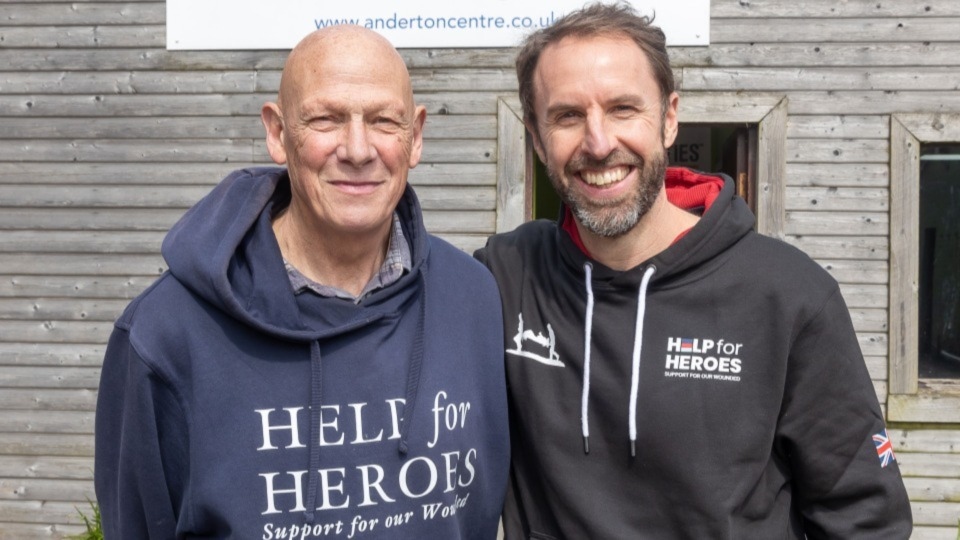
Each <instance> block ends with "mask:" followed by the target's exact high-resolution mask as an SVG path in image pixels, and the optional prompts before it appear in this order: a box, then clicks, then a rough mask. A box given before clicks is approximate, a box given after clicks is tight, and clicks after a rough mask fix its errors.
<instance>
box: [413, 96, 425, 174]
mask: <svg viewBox="0 0 960 540" xmlns="http://www.w3.org/2000/svg"><path fill="white" fill-rule="evenodd" d="M426 121H427V109H426V107H424V106H422V105H418V106H417V107H416V108H415V109H414V110H413V125H412V126H411V127H412V128H413V140H411V141H410V160H409V162H408V165H409V166H410V168H411V169H412V168H414V167H416V166H417V164H419V163H420V155H421V154H422V153H423V125H424V123H425V122H426Z"/></svg>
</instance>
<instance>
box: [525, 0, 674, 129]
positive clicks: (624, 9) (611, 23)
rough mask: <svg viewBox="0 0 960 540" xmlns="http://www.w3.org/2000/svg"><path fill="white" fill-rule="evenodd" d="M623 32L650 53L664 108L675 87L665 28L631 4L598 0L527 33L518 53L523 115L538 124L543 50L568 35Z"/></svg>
mask: <svg viewBox="0 0 960 540" xmlns="http://www.w3.org/2000/svg"><path fill="white" fill-rule="evenodd" d="M570 36H574V37H597V36H604V37H606V36H614V37H618V36H622V37H625V38H628V39H631V40H633V42H634V43H636V44H637V46H638V47H640V50H642V51H643V52H644V54H645V55H646V56H647V60H648V61H649V62H650V69H651V70H652V71H653V76H654V78H655V79H656V81H657V86H659V87H660V99H661V106H662V107H663V110H666V104H667V101H668V98H669V96H670V94H672V93H673V91H674V83H673V71H672V70H671V69H670V57H669V56H668V55H667V38H666V36H665V35H664V34H663V30H661V29H660V27H658V26H654V25H653V17H647V16H640V15H638V14H637V12H636V11H635V10H634V9H633V7H632V6H631V5H630V4H627V3H625V2H617V3H615V4H603V3H595V4H591V5H588V6H585V7H584V8H583V9H580V10H578V11H574V12H571V13H568V14H566V15H564V16H563V17H561V18H559V19H557V21H556V22H554V23H553V24H552V25H550V26H548V27H546V28H542V29H540V30H537V31H536V32H533V33H532V34H530V35H528V36H527V37H526V38H525V39H524V40H523V43H521V48H520V52H519V53H518V54H517V80H518V81H519V83H520V103H521V105H522V106H523V119H524V121H525V122H527V124H528V125H536V121H537V118H536V113H535V112H534V108H533V98H534V96H533V76H534V72H536V70H537V64H538V63H539V62H540V54H541V53H542V52H543V50H544V49H545V48H546V47H547V46H549V45H552V44H554V43H557V42H559V41H560V40H562V39H563V38H566V37H570Z"/></svg>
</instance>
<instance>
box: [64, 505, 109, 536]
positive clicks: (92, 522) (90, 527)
mask: <svg viewBox="0 0 960 540" xmlns="http://www.w3.org/2000/svg"><path fill="white" fill-rule="evenodd" d="M87 504H89V505H90V509H91V510H93V518H92V519H91V518H89V517H87V515H86V514H84V513H83V512H81V511H80V509H79V508H77V509H76V510H77V513H78V514H80V518H81V519H82V520H83V523H84V525H86V527H87V530H86V532H82V533H80V534H78V535H76V536H71V537H69V538H70V540H103V529H102V528H101V527H100V506H98V505H97V503H95V502H93V501H91V500H89V499H87Z"/></svg>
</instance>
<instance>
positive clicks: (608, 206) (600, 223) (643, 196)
mask: <svg viewBox="0 0 960 540" xmlns="http://www.w3.org/2000/svg"><path fill="white" fill-rule="evenodd" d="M618 165H628V166H633V167H635V168H636V169H637V171H638V173H639V175H640V178H639V181H638V182H637V187H636V189H635V190H634V191H633V192H632V193H630V194H629V195H628V196H627V197H626V198H625V199H621V200H617V201H609V202H605V203H598V202H597V201H594V200H591V199H590V198H589V197H586V196H584V195H582V194H579V193H577V192H576V191H575V190H574V189H572V188H571V187H570V183H572V182H579V180H575V179H574V172H575V171H578V170H583V169H584V168H588V169H602V168H609V167H614V166H618ZM666 172H667V158H666V150H660V151H659V152H656V153H655V154H654V156H653V158H652V159H651V160H650V161H649V162H647V161H646V160H644V159H643V158H642V157H640V156H638V155H636V154H633V153H628V152H625V151H623V150H619V149H618V150H616V151H614V152H613V153H611V154H610V155H609V156H607V157H606V158H604V159H602V160H594V159H591V158H587V157H584V156H578V157H576V158H574V159H572V160H570V162H569V163H567V165H566V166H565V167H564V174H565V176H566V178H567V179H569V183H568V182H564V181H563V179H562V178H561V176H560V174H559V172H558V171H557V170H556V169H555V168H553V167H548V168H547V176H549V178H550V182H551V183H552V184H553V187H554V189H556V190H557V194H558V195H559V196H560V200H562V201H563V203H564V204H565V205H566V206H567V208H569V209H570V210H571V212H573V215H574V217H575V218H576V219H577V221H578V222H579V223H580V224H581V225H582V226H584V227H585V228H586V229H587V230H588V231H590V232H591V233H593V234H595V235H597V236H601V237H604V238H617V237H620V236H623V235H624V234H626V233H628V232H630V231H631V230H632V229H633V228H634V227H635V226H636V225H637V223H639V222H640V219H641V218H643V216H645V215H646V214H647V212H649V211H650V209H651V208H653V204H654V202H656V200H657V197H658V196H659V195H660V190H661V189H662V188H663V182H664V177H665V176H666Z"/></svg>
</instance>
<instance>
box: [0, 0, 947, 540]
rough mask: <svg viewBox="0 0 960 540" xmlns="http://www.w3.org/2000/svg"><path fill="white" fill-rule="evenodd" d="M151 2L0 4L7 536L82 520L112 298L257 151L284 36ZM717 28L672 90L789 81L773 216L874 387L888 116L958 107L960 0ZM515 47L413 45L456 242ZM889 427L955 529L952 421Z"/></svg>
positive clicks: (934, 517) (429, 181)
mask: <svg viewBox="0 0 960 540" xmlns="http://www.w3.org/2000/svg"><path fill="white" fill-rule="evenodd" d="M164 20H165V5H164V2H157V1H138V0H127V1H111V0H100V1H86V0H79V1H74V2H72V3H62V2H54V1H46V0H20V1H5V2H3V3H0V540H2V539H14V538H16V539H29V538H60V537H62V536H63V535H64V534H70V533H75V532H78V531H79V530H80V529H79V527H78V523H79V521H78V517H77V515H76V510H75V508H76V507H80V508H83V507H84V505H85V499H87V498H93V490H92V482H91V478H92V467H93V459H92V456H93V437H92V433H93V410H94V403H95V399H96V388H97V383H98V379H99V366H100V362H101V359H102V354H103V348H104V345H103V344H104V342H105V341H106V338H107V336H108V334H109V332H110V329H111V326H112V321H113V319H114V318H115V317H116V315H117V314H118V313H119V311H120V310H121V309H122V308H123V306H124V305H125V304H126V302H127V301H128V300H129V299H130V298H132V297H133V296H134V295H136V294H137V293H138V292H139V291H140V290H142V289H143V288H144V287H145V286H147V285H148V284H149V283H150V282H151V281H152V280H153V279H155V278H156V277H157V276H158V275H159V274H160V273H161V272H162V271H163V269H164V263H163V261H162V259H161V258H160V257H159V255H158V249H159V245H160V241H161V239H162V237H163V234H164V231H165V230H166V229H167V227H169V226H170V224H172V223H173V221H174V220H175V219H176V218H177V217H178V216H179V215H180V214H182V213H183V211H184V210H185V209H186V208H188V207H189V206H190V204H192V203H193V202H194V201H196V200H197V199H198V198H199V197H201V196H202V195H203V194H204V193H205V192H207V191H208V190H209V189H210V187H211V186H212V185H214V184H215V183H216V181H217V180H219V178H221V177H222V176H223V175H224V174H225V173H227V172H229V171H230V170H233V169H235V168H238V167H242V166H246V165H251V164H263V163H267V162H269V160H268V157H267V154H266V152H265V147H264V143H263V140H262V128H261V126H260V124H259V119H258V114H259V109H260V106H261V105H262V103H263V102H264V101H266V100H270V99H273V96H274V94H275V92H276V89H277V84H278V81H279V70H280V69H281V68H282V64H283V58H284V57H285V52H283V51H261V52H249V51H236V52H170V51H166V50H165V49H164V44H165V26H164ZM711 33H712V38H711V40H712V45H711V46H710V47H708V48H684V49H675V50H673V51H672V57H673V61H674V65H675V69H676V72H677V78H678V81H679V83H680V88H681V90H682V91H684V92H711V91H724V92H730V91H740V90H746V91H751V92H754V91H759V92H770V93H772V94H780V95H784V96H787V97H788V100H789V101H788V103H789V105H788V107H789V108H788V114H789V117H788V134H787V149H786V155H787V160H788V161H787V166H786V171H787V175H786V178H785V181H786V184H787V190H786V201H785V206H786V230H785V233H786V236H787V239H788V241H790V242H791V243H793V244H795V245H797V246H799V247H800V248H802V249H804V250H805V251H807V252H808V253H810V254H811V255H812V256H813V257H814V258H815V259H817V260H818V261H820V262H821V264H823V265H824V266H825V267H826V268H827V269H828V270H830V272H832V273H833V274H834V275H835V276H836V278H837V279H838V280H839V281H840V282H841V284H842V288H843V292H844V294H845V296H846V298H847V300H848V303H849V304H850V308H851V314H852V316H853V318H854V321H855V324H856V327H857V330H858V333H859V337H860V342H861V345H862V346H863V349H864V353H865V355H866V356H867V361H868V365H869V368H870V371H871V374H872V376H873V378H874V381H875V386H876V388H877V391H878V395H879V397H880V399H881V400H883V399H884V398H885V395H886V381H887V369H886V365H887V339H886V329H887V319H888V317H887V283H888V277H887V276H888V232H887V229H888V219H889V214H888V207H889V205H888V187H889V172H888V155H889V143H888V136H889V115H890V114H892V113H896V112H918V113H921V112H948V111H949V112H960V92H958V88H960V3H957V2H956V0H927V1H925V2H896V3H892V2H878V1H877V0H870V1H866V0H846V1H844V2H836V1H834V0H740V1H733V0H714V1H713V6H712V24H711ZM513 53H514V51H512V50H508V49H499V50H406V51H403V56H404V58H405V60H406V61H407V63H408V65H409V66H410V68H411V73H412V75H413V81H414V88H415V92H416V94H417V99H418V100H419V101H420V102H421V103H423V104H424V105H426V106H427V109H428V111H429V115H430V116H429V119H428V123H427V131H426V136H427V137H428V139H429V140H428V141H427V142H426V144H425V157H424V161H425V163H423V164H422V165H421V166H420V167H418V168H417V169H416V170H415V171H414V172H413V174H412V176H411V181H412V182H413V183H414V185H415V186H417V188H418V192H419V194H420V196H421V199H422V200H423V205H424V207H425V208H426V214H427V224H428V227H429V228H431V229H432V230H434V231H436V232H439V233H441V234H442V235H444V236H445V237H447V238H449V239H451V240H452V241H453V242H454V243H456V244H457V245H459V246H461V247H463V248H464V249H468V250H470V249H472V248H473V247H476V246H478V245H481V244H482V242H483V239H484V238H485V237H486V235H488V234H490V233H491V232H492V231H493V230H494V227H495V224H496V214H495V211H494V209H495V205H496V191H495V183H496V171H497V164H496V156H497V140H496V137H497V97H498V96H500V95H510V94H512V93H514V92H515V91H516V81H515V78H514V74H513V68H512V62H513ZM681 103H682V101H681ZM892 434H893V437H894V440H895V442H896V445H897V446H896V447H897V450H898V459H899V461H900V463H901V466H902V467H903V470H904V472H905V474H906V475H907V485H908V489H909V490H910V494H911V498H912V499H913V501H914V513H915V519H916V521H917V523H918V528H917V531H916V533H915V535H914V538H919V539H948V538H949V539H950V540H953V539H954V538H956V524H957V520H958V517H960V503H958V502H957V501H960V426H929V425H921V426H894V429H893V430H892Z"/></svg>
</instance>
